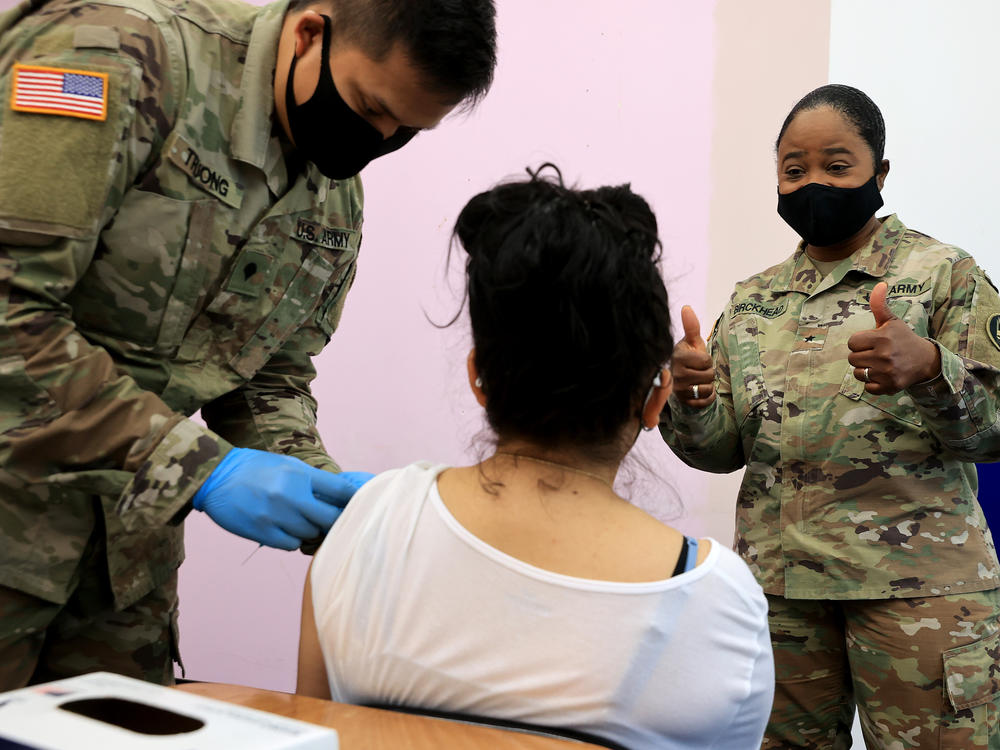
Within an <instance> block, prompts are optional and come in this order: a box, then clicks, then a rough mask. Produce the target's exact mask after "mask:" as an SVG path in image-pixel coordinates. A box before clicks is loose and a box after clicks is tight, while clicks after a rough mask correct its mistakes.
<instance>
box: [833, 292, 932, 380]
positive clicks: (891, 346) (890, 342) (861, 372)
mask: <svg viewBox="0 0 1000 750" xmlns="http://www.w3.org/2000/svg"><path fill="white" fill-rule="evenodd" d="M888 292H889V286H888V285H887V284H886V283H885V282H884V281H880V282H879V283H878V284H876V285H875V288H874V289H873V290H872V293H871V296H870V297H869V298H868V304H869V306H870V307H871V311H872V315H874V316H875V328H874V329H873V330H870V331H861V332H859V333H855V334H854V335H853V336H851V338H849V339H848V340H847V348H848V349H850V350H851V353H850V354H849V355H848V357H847V361H848V362H850V363H851V364H852V365H854V377H856V378H857V379H858V380H860V381H862V382H863V383H864V384H865V390H866V391H868V392H869V393H872V394H875V395H883V394H892V393H899V391H901V390H903V389H904V388H909V387H910V386H911V385H913V384H914V383H922V382H924V381H926V380H931V379H933V378H935V377H937V376H938V375H939V374H940V372H941V352H940V351H939V350H938V348H937V346H935V345H934V344H933V343H931V342H930V341H928V340H927V339H925V338H922V337H920V336H918V335H917V334H916V333H914V332H913V330H912V329H911V328H910V327H909V326H908V325H907V324H906V323H904V322H903V321H902V320H900V319H899V318H897V317H896V316H895V315H893V314H892V311H891V310H890V309H889V304H888V302H887V301H886V295H887V294H888Z"/></svg>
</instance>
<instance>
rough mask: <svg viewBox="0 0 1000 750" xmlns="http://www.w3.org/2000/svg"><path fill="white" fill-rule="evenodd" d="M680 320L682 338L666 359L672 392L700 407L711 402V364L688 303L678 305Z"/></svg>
mask: <svg viewBox="0 0 1000 750" xmlns="http://www.w3.org/2000/svg"><path fill="white" fill-rule="evenodd" d="M681 323H682V324H683V326H684V338H683V339H681V340H680V341H679V342H677V345H676V346H675V347H674V355H673V357H672V358H671V360H670V372H671V373H672V374H673V376H674V393H675V394H677V398H678V399H679V400H680V401H681V402H683V403H685V404H687V405H688V406H694V407H696V408H699V409H702V408H704V407H706V406H708V405H709V404H711V403H712V402H713V401H715V386H714V383H715V365H714V363H713V362H712V357H711V355H710V354H709V353H708V346H707V345H706V344H705V339H703V338H702V337H701V324H700V323H699V322H698V316H697V315H695V313H694V310H692V309H691V307H690V305H685V306H684V307H682V308H681Z"/></svg>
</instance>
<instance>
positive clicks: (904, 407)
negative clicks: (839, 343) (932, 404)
mask: <svg viewBox="0 0 1000 750" xmlns="http://www.w3.org/2000/svg"><path fill="white" fill-rule="evenodd" d="M846 368H847V369H846V370H845V371H844V377H843V380H841V383H840V395H842V396H846V397H847V398H849V399H851V401H857V402H860V403H864V404H867V405H868V406H871V407H872V408H874V409H876V410H877V411H879V412H882V413H884V414H888V415H889V416H891V417H892V418H893V419H898V420H899V421H901V422H906V423H908V424H911V425H913V426H915V427H921V426H922V425H923V419H922V418H921V417H920V412H919V411H917V407H916V404H914V403H913V399H912V398H910V396H909V394H908V393H907V392H906V391H900V392H899V393H895V394H892V395H886V396H876V395H875V394H874V393H869V392H868V391H866V390H865V384H864V381H861V380H858V379H857V378H856V377H854V366H853V365H852V364H850V363H847V365H846Z"/></svg>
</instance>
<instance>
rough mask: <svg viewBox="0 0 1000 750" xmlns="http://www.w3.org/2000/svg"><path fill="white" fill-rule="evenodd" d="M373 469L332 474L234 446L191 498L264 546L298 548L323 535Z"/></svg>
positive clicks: (232, 529) (294, 460)
mask: <svg viewBox="0 0 1000 750" xmlns="http://www.w3.org/2000/svg"><path fill="white" fill-rule="evenodd" d="M371 477H372V474H369V473H368V472H363V471H352V472H344V473H341V474H334V473H332V472H329V471H324V470H322V469H317V468H315V467H313V466H310V465H309V464H307V463H305V462H304V461H302V460H300V459H298V458H293V457H292V456H285V455H282V454H280V453H269V452H267V451H259V450H254V449H252V448H233V449H232V450H231V451H230V452H229V453H227V454H226V455H225V457H224V458H223V459H222V461H221V462H220V463H219V465H218V466H216V467H215V470H214V471H213V472H212V473H211V474H210V475H209V477H208V479H206V480H205V483H204V484H203V485H202V486H201V488H200V489H199V490H198V492H197V493H195V496H194V498H193V504H194V507H195V510H200V511H204V512H205V513H207V514H208V515H209V517H210V518H211V519H212V520H213V521H215V522H216V523H217V524H218V525H219V526H221V527H222V528H224V529H225V530H226V531H230V532H232V533H233V534H237V535H239V536H242V537H245V538H247V539H253V540H254V541H256V542H260V543H261V544H265V545H267V546H268V547H277V548H278V549H286V550H292V549H297V548H298V547H299V546H300V545H301V544H302V541H303V540H305V539H315V538H316V537H320V536H322V535H324V534H325V533H326V532H327V531H328V530H329V528H330V527H331V526H332V525H333V522H334V521H336V520H337V517H338V516H339V515H340V512H341V510H343V508H344V507H345V506H346V505H347V502H348V500H350V499H351V497H353V496H354V493H355V492H357V490H358V489H359V488H360V487H361V486H362V485H363V484H364V483H365V482H367V481H368V480H369V479H371Z"/></svg>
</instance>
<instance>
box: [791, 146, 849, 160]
mask: <svg viewBox="0 0 1000 750" xmlns="http://www.w3.org/2000/svg"><path fill="white" fill-rule="evenodd" d="M820 153H821V154H824V155H825V156H835V155H836V154H849V155H850V156H854V152H853V151H851V149H849V148H847V147H846V146H830V147H829V148H824V149H823V150H822V151H820ZM805 155H806V152H805V151H789V152H788V153H787V154H785V155H784V157H782V159H781V163H782V164H784V163H785V162H786V161H788V160H789V159H801V158H802V157H803V156H805Z"/></svg>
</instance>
